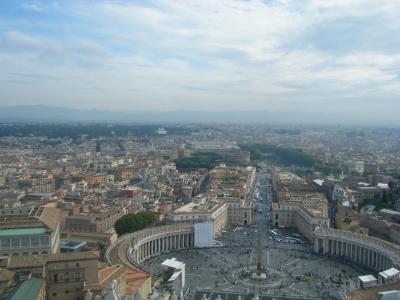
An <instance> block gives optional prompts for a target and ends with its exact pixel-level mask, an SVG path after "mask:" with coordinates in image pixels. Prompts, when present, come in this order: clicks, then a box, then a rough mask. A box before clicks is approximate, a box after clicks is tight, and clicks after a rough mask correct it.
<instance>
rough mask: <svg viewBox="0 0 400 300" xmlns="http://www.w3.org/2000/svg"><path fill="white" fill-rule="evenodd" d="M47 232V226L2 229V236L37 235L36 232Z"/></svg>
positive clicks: (0, 231) (0, 233)
mask: <svg viewBox="0 0 400 300" xmlns="http://www.w3.org/2000/svg"><path fill="white" fill-rule="evenodd" d="M46 232H47V228H45V227H33V228H10V229H0V237H6V236H18V235H36V234H45V233H46Z"/></svg>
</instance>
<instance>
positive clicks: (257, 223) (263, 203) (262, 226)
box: [250, 172, 272, 234]
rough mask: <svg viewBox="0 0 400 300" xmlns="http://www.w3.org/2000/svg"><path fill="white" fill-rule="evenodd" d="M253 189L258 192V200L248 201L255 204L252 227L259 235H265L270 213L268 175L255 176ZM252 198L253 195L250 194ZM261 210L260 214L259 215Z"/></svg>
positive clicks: (259, 174)
mask: <svg viewBox="0 0 400 300" xmlns="http://www.w3.org/2000/svg"><path fill="white" fill-rule="evenodd" d="M255 186H256V188H255V189H258V190H259V199H256V198H254V197H252V198H251V199H250V201H251V202H252V203H253V204H257V207H256V209H255V210H253V225H252V227H255V228H256V229H257V230H258V231H259V232H260V233H262V234H265V233H266V232H267V231H268V229H269V228H270V226H271V222H270V211H271V203H272V197H271V184H270V181H269V178H268V174H267V173H264V172H260V173H258V174H257V178H256V182H255ZM257 186H259V188H257ZM252 195H253V196H254V193H252ZM260 209H261V211H262V212H261V213H260Z"/></svg>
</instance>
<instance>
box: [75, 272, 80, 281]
mask: <svg viewBox="0 0 400 300" xmlns="http://www.w3.org/2000/svg"><path fill="white" fill-rule="evenodd" d="M80 279H81V273H80V272H75V280H76V281H79V280H80Z"/></svg>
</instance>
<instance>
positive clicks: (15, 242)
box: [11, 238, 21, 248]
mask: <svg viewBox="0 0 400 300" xmlns="http://www.w3.org/2000/svg"><path fill="white" fill-rule="evenodd" d="M11 246H12V247H13V248H14V247H17V248H19V247H20V246H21V245H20V239H19V238H12V239H11Z"/></svg>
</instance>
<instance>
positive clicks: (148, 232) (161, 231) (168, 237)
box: [129, 224, 194, 264]
mask: <svg viewBox="0 0 400 300" xmlns="http://www.w3.org/2000/svg"><path fill="white" fill-rule="evenodd" d="M193 246H194V232H193V225H191V224H179V225H166V226H160V227H155V228H149V229H144V230H141V231H139V232H137V234H136V235H135V236H133V238H132V242H131V245H130V249H129V255H130V258H131V259H132V260H134V261H135V262H137V263H139V264H140V263H141V262H143V261H144V260H146V259H148V258H150V257H152V256H156V255H159V254H161V253H166V252H169V251H174V250H180V249H188V248H193Z"/></svg>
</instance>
